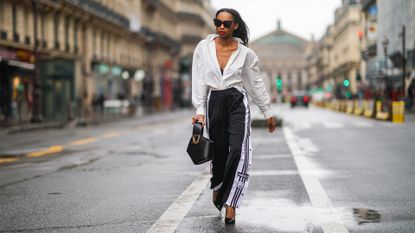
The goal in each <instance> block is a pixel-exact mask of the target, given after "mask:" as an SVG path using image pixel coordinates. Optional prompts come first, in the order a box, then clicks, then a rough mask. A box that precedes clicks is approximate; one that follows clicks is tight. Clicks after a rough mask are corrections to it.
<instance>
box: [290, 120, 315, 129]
mask: <svg viewBox="0 0 415 233" xmlns="http://www.w3.org/2000/svg"><path fill="white" fill-rule="evenodd" d="M293 126H294V129H297V130H299V129H310V128H311V123H310V122H300V123H296V124H294V125H293Z"/></svg>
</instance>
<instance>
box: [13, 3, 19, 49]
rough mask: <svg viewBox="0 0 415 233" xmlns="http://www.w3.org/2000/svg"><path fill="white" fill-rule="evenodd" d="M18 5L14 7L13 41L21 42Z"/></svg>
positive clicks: (14, 4)
mask: <svg viewBox="0 0 415 233" xmlns="http://www.w3.org/2000/svg"><path fill="white" fill-rule="evenodd" d="M16 4H17V3H15V2H13V5H12V27H13V29H12V30H13V41H15V42H19V34H18V33H17V5H16Z"/></svg>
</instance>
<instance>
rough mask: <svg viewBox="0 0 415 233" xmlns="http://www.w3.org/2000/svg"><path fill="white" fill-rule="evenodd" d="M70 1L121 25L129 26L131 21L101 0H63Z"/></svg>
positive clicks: (57, 0) (56, 0)
mask: <svg viewBox="0 0 415 233" xmlns="http://www.w3.org/2000/svg"><path fill="white" fill-rule="evenodd" d="M53 1H54V2H59V0H53ZM63 1H65V2H68V3H70V4H72V5H75V6H77V7H79V8H81V9H83V10H85V11H87V12H90V13H92V14H94V15H96V16H98V17H100V18H103V19H105V20H107V21H109V22H112V23H115V24H117V25H119V26H121V27H124V28H127V29H128V28H129V26H130V22H129V20H128V19H127V18H126V17H124V16H122V15H120V14H118V13H117V12H115V11H113V10H111V9H109V8H107V7H105V6H103V5H102V4H100V3H99V2H96V1H94V0H63Z"/></svg>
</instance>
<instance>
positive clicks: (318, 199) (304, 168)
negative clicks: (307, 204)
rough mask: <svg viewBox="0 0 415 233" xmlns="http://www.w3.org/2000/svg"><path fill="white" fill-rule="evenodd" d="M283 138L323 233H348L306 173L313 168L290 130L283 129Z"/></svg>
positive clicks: (322, 190) (330, 204)
mask: <svg viewBox="0 0 415 233" xmlns="http://www.w3.org/2000/svg"><path fill="white" fill-rule="evenodd" d="M283 130H284V137H285V139H286V141H287V144H288V147H289V148H290V150H291V152H292V154H293V157H294V161H295V163H296V165H297V168H298V172H299V173H300V176H301V179H302V180H303V183H304V186H305V188H306V190H307V193H308V196H309V197H310V201H311V205H312V206H313V209H314V211H315V213H316V216H317V218H318V220H319V221H320V224H321V227H322V229H323V232H324V233H349V231H348V230H347V228H346V226H345V225H344V224H343V223H342V222H341V221H340V219H339V217H338V214H337V212H336V210H335V209H334V207H333V205H332V203H331V201H330V199H329V198H328V196H327V194H326V192H325V191H324V189H323V187H322V186H321V184H320V181H319V180H318V178H317V177H316V175H314V174H313V172H308V171H309V170H310V169H311V170H313V169H314V168H310V167H308V164H309V163H308V162H307V158H306V157H305V156H306V153H305V152H304V151H302V150H301V148H300V147H299V146H298V144H297V143H296V140H295V138H296V137H295V136H294V134H293V132H292V130H291V129H289V128H287V127H284V129H283Z"/></svg>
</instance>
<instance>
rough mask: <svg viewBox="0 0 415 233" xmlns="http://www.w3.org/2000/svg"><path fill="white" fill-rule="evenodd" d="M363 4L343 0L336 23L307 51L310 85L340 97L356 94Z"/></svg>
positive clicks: (358, 76)
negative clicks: (322, 88)
mask: <svg viewBox="0 0 415 233" xmlns="http://www.w3.org/2000/svg"><path fill="white" fill-rule="evenodd" d="M362 19H363V15H362V8H361V5H360V3H357V1H355V0H343V1H342V6H341V7H339V8H338V9H337V10H336V12H335V17H334V24H333V25H330V26H328V27H327V30H326V33H325V34H324V35H323V37H322V38H321V39H320V40H319V41H318V42H316V43H314V44H313V46H312V47H311V48H310V49H309V50H308V52H307V56H306V57H307V62H308V65H307V67H308V68H307V73H309V74H310V75H311V76H312V77H310V79H309V81H310V82H309V86H315V87H324V88H325V90H326V91H329V92H332V93H333V94H335V95H336V96H337V97H339V98H344V97H351V96H352V95H355V94H357V91H358V87H359V84H360V83H361V80H362V75H361V60H362V57H361V50H360V49H361V46H362V43H361V37H362V35H361V34H362V30H361V25H362Z"/></svg>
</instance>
